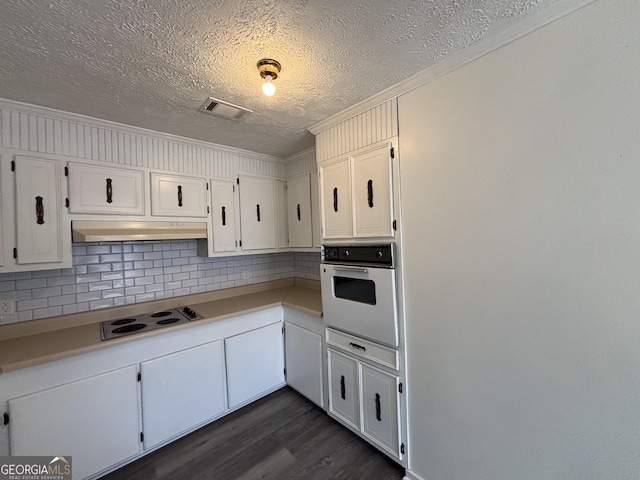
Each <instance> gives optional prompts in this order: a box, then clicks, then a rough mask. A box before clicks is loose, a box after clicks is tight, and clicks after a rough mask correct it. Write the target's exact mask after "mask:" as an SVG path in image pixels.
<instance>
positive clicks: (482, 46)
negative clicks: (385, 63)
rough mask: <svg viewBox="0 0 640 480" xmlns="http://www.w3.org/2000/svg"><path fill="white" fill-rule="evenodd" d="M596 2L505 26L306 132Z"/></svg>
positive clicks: (575, 0)
mask: <svg viewBox="0 0 640 480" xmlns="http://www.w3.org/2000/svg"><path fill="white" fill-rule="evenodd" d="M594 1H595V0H559V1H558V2H557V3H554V4H553V5H550V6H549V7H547V8H544V9H543V10H541V11H540V12H537V13H534V14H532V15H529V16H525V17H523V18H521V19H519V20H517V21H514V22H513V23H511V24H509V25H508V26H506V27H504V28H502V29H500V30H498V31H496V32H495V33H492V34H490V35H489V36H487V37H484V38H482V39H480V40H478V41H477V42H475V43H472V44H471V45H469V46H468V47H466V48H463V49H462V50H459V51H457V52H455V53H452V54H451V55H448V56H446V57H444V58H443V59H442V60H440V61H438V62H437V63H435V64H433V65H432V66H430V67H427V68H426V69H424V70H422V71H420V72H418V73H416V74H414V75H412V76H410V77H408V78H407V79H405V80H403V81H401V82H398V83H396V84H395V85H392V86H391V87H389V88H386V89H384V90H382V91H381V92H379V93H376V94H375V95H373V96H371V97H369V98H367V99H365V100H363V101H361V102H358V103H356V104H355V105H353V106H351V107H349V108H346V109H345V110H342V111H340V112H338V113H336V114H335V115H332V116H331V117H329V118H327V119H325V120H322V121H320V122H318V123H316V124H314V125H311V126H310V127H309V128H308V130H309V132H311V133H312V134H314V135H317V134H318V133H320V132H323V131H325V130H327V129H328V128H331V127H334V126H335V125H338V124H339V123H342V122H344V121H346V120H349V119H350V118H353V117H355V116H356V115H359V114H361V113H363V112H366V111H367V110H371V109H372V108H375V107H377V106H378V105H381V104H382V103H384V102H387V101H389V100H391V99H393V98H396V97H399V96H400V95H403V94H405V93H407V92H409V91H411V90H414V89H416V88H418V87H420V86H422V85H425V84H427V83H429V82H431V81H433V80H435V79H436V78H439V77H441V76H443V75H445V74H446V73H449V72H451V71H453V70H455V69H457V68H460V67H462V66H463V65H465V64H467V63H469V62H472V61H473V60H476V59H477V58H480V57H482V56H484V55H486V54H488V53H490V52H492V51H494V50H497V49H498V48H500V47H503V46H505V45H507V44H509V43H511V42H513V41H514V40H517V39H518V38H521V37H524V36H525V35H528V34H529V33H531V32H533V31H535V30H538V29H540V28H542V27H544V26H545V25H548V24H550V23H552V22H555V21H556V20H558V19H559V18H562V17H564V16H566V15H568V14H570V13H572V12H574V11H576V10H578V9H580V8H582V7H584V6H586V5H588V4H590V3H593V2H594Z"/></svg>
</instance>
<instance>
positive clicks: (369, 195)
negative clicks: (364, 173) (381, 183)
mask: <svg viewBox="0 0 640 480" xmlns="http://www.w3.org/2000/svg"><path fill="white" fill-rule="evenodd" d="M367 203H369V208H373V180H369V181H368V182H367Z"/></svg>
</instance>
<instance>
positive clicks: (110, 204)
mask: <svg viewBox="0 0 640 480" xmlns="http://www.w3.org/2000/svg"><path fill="white" fill-rule="evenodd" d="M68 167H69V200H70V205H69V211H70V212H71V213H95V214H112V215H144V213H145V202H144V199H145V191H144V185H145V182H144V177H145V172H143V171H141V170H132V169H127V168H115V167H102V166H97V165H88V164H82V163H69V164H68Z"/></svg>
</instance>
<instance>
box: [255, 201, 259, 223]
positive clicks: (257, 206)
mask: <svg viewBox="0 0 640 480" xmlns="http://www.w3.org/2000/svg"><path fill="white" fill-rule="evenodd" d="M256 213H257V215H258V221H260V204H259V203H258V204H257V205H256Z"/></svg>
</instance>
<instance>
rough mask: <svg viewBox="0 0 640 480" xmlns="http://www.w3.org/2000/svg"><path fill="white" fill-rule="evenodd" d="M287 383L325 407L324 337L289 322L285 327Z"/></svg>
mask: <svg viewBox="0 0 640 480" xmlns="http://www.w3.org/2000/svg"><path fill="white" fill-rule="evenodd" d="M285 354H286V355H285V359H286V365H287V384H288V385H289V386H291V387H293V388H294V389H296V390H297V391H298V392H300V393H301V394H302V395H304V396H305V397H307V398H308V399H310V400H311V401H313V402H315V403H316V404H317V405H319V406H320V407H323V408H324V405H323V403H324V402H323V401H322V398H323V396H322V384H323V381H322V337H321V336H320V335H318V334H316V333H313V332H310V331H309V330H307V329H305V328H301V327H298V326H297V325H294V324H292V323H287V324H286V328H285Z"/></svg>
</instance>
